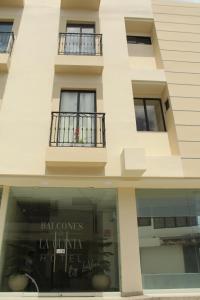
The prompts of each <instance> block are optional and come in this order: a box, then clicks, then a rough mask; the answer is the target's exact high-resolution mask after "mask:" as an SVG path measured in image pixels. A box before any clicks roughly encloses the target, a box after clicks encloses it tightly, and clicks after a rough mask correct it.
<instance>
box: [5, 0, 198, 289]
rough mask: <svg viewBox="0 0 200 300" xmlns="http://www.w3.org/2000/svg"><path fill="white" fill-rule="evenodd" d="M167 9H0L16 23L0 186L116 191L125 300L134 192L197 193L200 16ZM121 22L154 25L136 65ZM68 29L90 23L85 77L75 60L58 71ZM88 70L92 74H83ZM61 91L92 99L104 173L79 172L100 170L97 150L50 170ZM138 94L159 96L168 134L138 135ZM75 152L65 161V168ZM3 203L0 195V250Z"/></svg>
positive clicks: (30, 2) (117, 3)
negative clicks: (95, 38)
mask: <svg viewBox="0 0 200 300" xmlns="http://www.w3.org/2000/svg"><path fill="white" fill-rule="evenodd" d="M63 1H64V0H63ZM0 3H1V0H0ZM174 3H175V2H174V1H170V5H169V3H168V1H166V0H162V4H161V0H153V11H154V13H153V11H152V5H151V1H150V0H135V1H133V0H123V1H121V0H109V1H107V0H101V5H100V9H99V11H87V10H69V11H68V10H63V9H62V10H61V9H60V0H57V1H55V0H25V5H24V8H23V9H22V8H12V7H9V8H7V7H4V8H2V7H0V20H14V29H13V30H14V33H15V37H16V39H15V44H14V48H13V52H12V55H11V56H10V65H9V70H8V71H7V72H2V71H1V70H0V102H1V106H0V143H1V146H0V185H1V184H2V185H8V186H10V185H11V186H12V185H21V186H29V185H31V186H69V187H70V186H74V187H80V186H82V187H104V188H105V187H107V188H109V187H118V188H119V190H118V196H119V198H118V208H119V209H118V217H119V233H120V235H119V239H120V260H121V274H122V277H121V288H122V291H123V292H124V294H135V293H136V294H137V293H142V283H141V274H140V261H139V251H138V233H137V223H136V205H135V195H134V189H135V188H136V187H140V188H183V187H184V188H199V175H200V173H199V172H200V171H199V170H200V168H199V166H200V159H199V158H200V139H199V136H200V128H199V121H198V120H199V114H200V113H199V110H200V104H199V101H198V100H199V96H198V94H199V90H200V89H199V73H198V72H199V69H200V56H199V51H200V47H199V44H198V43H199V42H200V40H199V36H198V33H199V30H200V25H199V24H198V21H197V19H198V14H199V12H200V8H199V5H197V4H196V5H191V4H190V5H189V4H185V5H184V7H180V5H179V4H177V3H175V4H174ZM126 18H128V20H129V22H131V20H133V22H135V19H139V20H140V22H144V23H145V22H147V23H148V22H151V23H155V26H154V25H152V26H153V27H152V31H151V34H152V39H153V47H149V48H148V49H146V48H144V47H143V46H142V47H141V46H137V48H138V49H137V53H139V54H140V56H137V55H138V54H137V53H135V52H134V51H135V50H136V49H135V50H134V47H132V49H128V47H127V42H126V34H127V33H129V32H127V31H126V26H125V19H126ZM154 18H155V20H154ZM69 21H73V22H75V21H76V22H88V23H90V22H92V23H95V25H96V32H97V33H101V34H103V57H102V58H99V59H98V61H99V60H100V62H97V60H95V59H94V58H90V57H87V58H86V59H85V63H86V67H85V68H84V61H83V58H81V59H77V60H76V58H73V59H72V61H70V63H71V65H72V66H71V67H70V68H69V69H67V68H66V65H67V64H68V63H69V58H67V59H68V61H67V59H66V60H65V57H62V59H60V60H59V63H60V64H61V65H62V63H63V64H64V67H63V68H60V69H59V68H57V69H56V68H55V66H56V62H58V55H57V50H58V33H59V32H60V31H62V32H63V31H65V26H66V23H67V22H69ZM174 24H176V25H175V26H174ZM144 27H145V26H144ZM137 33H138V34H139V33H140V32H138V31H137ZM143 33H144V31H143ZM183 48H184V49H185V50H183ZM128 50H129V51H128ZM130 50H131V51H130ZM130 52H131V53H130ZM129 54H131V55H129ZM144 56H145V57H144ZM154 56H155V57H154ZM98 63H99V65H100V67H101V68H100V69H98V70H100V71H98V72H97V71H95V70H97V67H99V65H98ZM74 64H76V68H74ZM88 65H90V66H92V67H93V69H92V70H93V73H90V74H89V73H87V72H88V70H89V69H88ZM59 67H60V65H59ZM61 69H62V72H60V70H61ZM66 70H67V72H66ZM138 82H139V84H138ZM61 89H83V90H84V89H91V90H96V93H97V112H105V113H106V141H107V143H106V149H105V151H106V153H104V154H105V156H104V159H103V168H102V167H101V169H99V168H96V167H92V168H90V167H88V165H87V159H88V160H90V161H92V162H94V165H95V160H96V161H97V162H98V161H99V160H100V161H101V159H100V158H99V157H98V153H99V152H98V151H96V152H95V149H92V150H94V151H91V156H90V157H89V158H88V156H89V154H88V153H87V155H85V156H84V158H83V157H80V161H83V160H84V167H81V168H80V166H79V165H78V166H77V162H76V163H75V164H74V165H73V162H72V164H70V167H69V163H66V165H63V166H62V168H60V165H57V167H55V165H54V167H55V169H54V170H52V169H51V170H50V169H49V168H48V166H47V164H46V162H47V157H48V155H47V151H48V143H49V130H50V118H51V111H55V110H58V107H59V98H60V91H61ZM138 95H140V96H147V97H148V96H151V97H160V98H161V99H162V105H163V108H164V102H165V101H166V99H167V98H169V99H170V104H171V107H170V109H169V111H168V112H165V121H166V125H167V132H164V133H159V132H155V133H150V132H137V130H136V122H135V112H134V104H133V97H134V96H135V97H137V96H138ZM164 111H165V110H164ZM124 149H132V150H133V151H132V153H133V155H134V157H133V159H131V156H130V157H129V158H128V159H127V161H128V160H129V161H130V165H131V166H133V167H132V170H130V172H127V173H126V172H123V171H124V170H123V166H122V163H121V154H122V153H123V150H124ZM134 149H136V150H134ZM137 149H142V150H141V153H143V154H144V155H142V157H143V158H142V162H140V161H139V163H138V162H137V163H138V164H137V163H136V164H135V165H141V166H142V168H143V169H142V170H140V169H139V170H138V173H137V172H134V171H135V169H134V168H136V167H135V165H134V162H135V161H137V158H138V157H140V156H138V157H137V155H136V153H137ZM58 150H59V149H58ZM78 150H79V151H76V153H77V152H79V153H80V156H81V149H78ZM63 151H64V150H63V149H62V155H61V156H62V157H61V156H60V155H59V154H58V152H57V153H56V155H57V157H58V161H59V160H61V158H62V159H63V157H66V154H65V155H63ZM70 151H73V149H70ZM84 151H85V149H84ZM66 153H67V151H66ZM76 153H73V154H71V157H73V159H74V157H76ZM55 158H56V156H55V157H53V158H52V161H54V159H55ZM140 158H141V157H140ZM68 161H69V157H68ZM104 162H105V164H104ZM140 163H141V164H140ZM96 165H97V166H98V163H97V164H96ZM104 165H105V167H104ZM66 166H67V167H66ZM138 168H139V167H138ZM124 174H129V175H124ZM130 174H131V175H130ZM134 174H140V175H139V176H138V175H134ZM188 177H190V178H188ZM193 177H196V178H195V179H193ZM175 178H176V179H175ZM7 196H8V191H7V188H5V192H4V196H3V199H4V201H2V206H1V210H0V216H1V218H0V225H1V226H0V243H1V242H2V236H3V228H4V224H5V213H6V207H7V198H6V197H7ZM124 232H126V234H124ZM133 274H134V276H133Z"/></svg>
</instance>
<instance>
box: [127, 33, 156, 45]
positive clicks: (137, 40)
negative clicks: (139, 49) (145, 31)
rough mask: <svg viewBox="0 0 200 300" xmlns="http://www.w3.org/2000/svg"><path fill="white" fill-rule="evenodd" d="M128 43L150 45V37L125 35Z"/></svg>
mask: <svg viewBox="0 0 200 300" xmlns="http://www.w3.org/2000/svg"><path fill="white" fill-rule="evenodd" d="M127 42H128V44H144V45H151V44H152V43H151V38H150V37H149V36H133V35H127Z"/></svg>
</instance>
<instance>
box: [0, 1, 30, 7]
mask: <svg viewBox="0 0 200 300" xmlns="http://www.w3.org/2000/svg"><path fill="white" fill-rule="evenodd" d="M0 6H7V7H23V6H24V0H0Z"/></svg>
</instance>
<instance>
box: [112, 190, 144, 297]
mask: <svg viewBox="0 0 200 300" xmlns="http://www.w3.org/2000/svg"><path fill="white" fill-rule="evenodd" d="M118 228H119V230H118V232H119V243H120V249H119V250H120V251H119V256H120V277H121V293H122V296H132V295H141V294H143V291H142V279H141V268H140V253H139V240H138V228H137V208H136V199H135V191H134V189H132V188H119V189H118Z"/></svg>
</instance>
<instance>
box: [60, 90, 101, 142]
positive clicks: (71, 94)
mask: <svg viewBox="0 0 200 300" xmlns="http://www.w3.org/2000/svg"><path fill="white" fill-rule="evenodd" d="M95 112H96V94H95V92H92V91H62V93H61V100H60V116H59V132H58V144H59V145H60V146H80V147H81V146H83V147H84V146H86V147H94V146H95V145H96V115H95Z"/></svg>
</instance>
